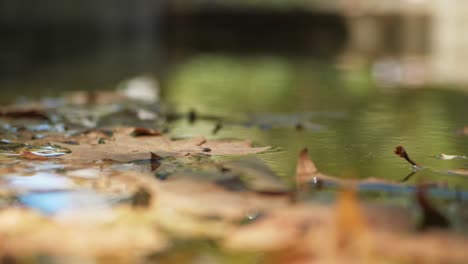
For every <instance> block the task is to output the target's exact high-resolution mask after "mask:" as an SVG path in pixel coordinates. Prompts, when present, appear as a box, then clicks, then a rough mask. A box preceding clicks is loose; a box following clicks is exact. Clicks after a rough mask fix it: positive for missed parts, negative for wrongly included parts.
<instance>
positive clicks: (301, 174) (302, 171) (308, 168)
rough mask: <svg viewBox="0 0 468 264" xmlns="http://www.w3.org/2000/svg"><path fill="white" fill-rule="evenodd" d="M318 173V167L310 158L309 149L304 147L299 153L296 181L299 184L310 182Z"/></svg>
mask: <svg viewBox="0 0 468 264" xmlns="http://www.w3.org/2000/svg"><path fill="white" fill-rule="evenodd" d="M317 173H318V170H317V167H315V164H314V163H313V162H312V160H310V158H309V150H308V149H307V148H305V149H303V150H302V151H301V153H300V154H299V159H298V161H297V167H296V183H297V184H298V185H300V184H303V183H305V182H308V181H310V180H312V179H313V176H314V175H315V174H317Z"/></svg>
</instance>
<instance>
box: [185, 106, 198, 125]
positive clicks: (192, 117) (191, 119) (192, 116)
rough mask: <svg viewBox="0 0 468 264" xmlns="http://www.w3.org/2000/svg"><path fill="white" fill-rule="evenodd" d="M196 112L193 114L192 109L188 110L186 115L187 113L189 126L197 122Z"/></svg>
mask: <svg viewBox="0 0 468 264" xmlns="http://www.w3.org/2000/svg"><path fill="white" fill-rule="evenodd" d="M197 116H198V115H197V112H195V110H194V109H192V110H190V111H189V112H188V113H187V118H188V121H189V123H190V124H193V123H195V121H196V120H197Z"/></svg>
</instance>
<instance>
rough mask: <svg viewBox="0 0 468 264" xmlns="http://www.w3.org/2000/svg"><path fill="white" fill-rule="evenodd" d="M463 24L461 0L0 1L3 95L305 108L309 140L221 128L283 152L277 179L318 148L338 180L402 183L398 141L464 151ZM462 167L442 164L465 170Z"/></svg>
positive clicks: (209, 107) (427, 149)
mask: <svg viewBox="0 0 468 264" xmlns="http://www.w3.org/2000/svg"><path fill="white" fill-rule="evenodd" d="M467 23H468V2H467V1H459V0H393V1H371V0H289V1H283V0H172V1H151V0H114V1H109V0H93V1H91V0H81V1H52V0H42V1H31V0H0V25H1V26H0V36H1V41H0V61H1V64H0V90H1V92H2V96H1V98H0V100H1V101H2V102H12V100H13V98H17V97H18V96H39V95H41V96H51V95H57V94H60V93H63V91H66V90H97V89H99V90H101V89H114V88H115V87H117V86H118V84H119V83H121V82H122V81H124V80H129V79H132V78H136V77H138V76H150V77H152V78H154V79H155V80H157V82H158V83H159V87H160V90H161V95H162V97H163V98H164V99H165V100H166V101H169V102H171V103H174V105H175V106H176V107H177V109H179V111H188V110H190V109H196V110H197V111H199V112H200V113H206V114H216V115H219V116H224V117H236V116H237V115H245V114H251V113H286V114H292V113H298V112H299V113H310V114H311V116H312V119H313V120H312V121H313V122H316V123H317V126H311V127H312V128H313V129H311V130H313V131H308V132H302V133H303V134H294V135H292V134H291V131H290V130H282V129H273V130H270V131H268V132H265V131H263V130H261V129H259V130H252V129H250V130H247V129H245V128H242V127H231V128H229V129H223V130H222V131H221V132H220V133H219V134H218V135H216V137H241V138H249V139H252V140H254V141H255V142H258V143H260V144H268V145H275V146H281V147H283V148H284V149H286V150H287V151H289V152H288V153H290V155H289V156H287V157H286V158H281V161H279V160H278V159H279V158H278V157H279V156H275V154H271V160H270V164H271V165H272V166H273V167H275V169H276V170H277V171H278V172H280V173H281V174H290V173H291V172H292V171H293V167H294V164H295V159H296V157H297V156H296V155H297V153H298V151H299V149H301V148H302V147H304V146H312V147H311V149H312V156H313V157H314V158H315V159H317V160H318V162H319V164H320V163H321V164H323V165H322V166H323V169H324V171H328V172H330V173H331V174H332V173H335V174H341V173H342V172H343V171H344V170H346V169H348V168H350V167H351V168H353V169H354V170H356V174H358V175H362V176H363V177H364V176H366V177H369V176H377V177H380V176H383V177H394V178H401V177H403V176H405V175H406V173H407V170H408V166H407V165H406V164H404V163H403V162H401V161H400V160H398V159H394V157H393V154H392V149H393V148H394V147H395V146H396V145H397V144H403V145H405V146H411V147H410V148H409V149H410V150H409V151H412V153H416V154H413V156H421V157H419V158H416V157H415V159H417V160H424V159H426V162H432V163H434V161H433V159H432V158H433V155H436V154H439V153H449V154H466V152H464V151H466V149H467V146H468V143H467V140H466V137H464V138H463V137H461V136H459V135H457V134H456V132H455V131H456V130H457V129H459V128H460V127H463V126H464V125H466V124H468V119H467V116H468V115H466V112H467V111H466V110H467V107H466V102H467V100H466V99H467V97H466V91H467V82H468V74H465V72H464V71H465V67H466V66H467V64H468V34H466V33H465V32H464V28H465V26H466V25H468V24H467ZM276 117H277V116H276ZM289 117H291V116H289ZM287 118H288V116H287V117H286V119H287ZM283 120H284V119H283ZM289 120H291V118H289ZM308 121H310V120H308ZM278 122H279V121H278ZM279 123H281V122H279ZM283 123H284V122H283ZM212 126H213V124H212V123H207V122H205V123H203V122H201V123H198V124H197V126H189V125H188V124H185V123H179V124H177V125H176V126H175V127H174V128H173V130H172V132H171V133H173V135H175V136H190V135H195V134H210V131H211V130H212ZM309 132H310V133H309ZM298 133H301V132H298ZM268 158H269V156H266V157H265V159H268ZM454 162H458V163H443V164H442V163H440V164H437V165H435V166H436V167H437V166H441V167H451V168H453V167H460V166H462V167H463V166H466V164H464V163H463V161H454ZM454 181H457V179H455V180H454ZM463 184H466V183H465V182H463Z"/></svg>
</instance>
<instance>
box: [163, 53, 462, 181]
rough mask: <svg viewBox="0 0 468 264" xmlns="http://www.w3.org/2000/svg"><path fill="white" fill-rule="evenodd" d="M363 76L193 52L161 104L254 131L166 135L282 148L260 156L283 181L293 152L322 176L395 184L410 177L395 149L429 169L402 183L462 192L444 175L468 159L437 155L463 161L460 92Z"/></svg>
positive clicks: (208, 128)
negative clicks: (305, 152) (305, 156)
mask: <svg viewBox="0 0 468 264" xmlns="http://www.w3.org/2000/svg"><path fill="white" fill-rule="evenodd" d="M369 72H370V70H369V69H366V68H361V69H358V70H353V71H350V70H340V69H339V68H338V67H336V66H333V65H331V64H327V63H323V62H317V61H314V60H308V59H304V58H292V59H291V58H284V57H268V56H248V57H247V56H234V55H223V54H201V55H197V56H194V57H192V58H189V59H187V60H185V61H183V62H182V63H180V64H178V65H176V66H175V67H174V68H172V70H171V71H170V74H169V76H168V79H167V82H166V83H165V85H166V86H165V90H164V98H165V99H166V100H168V101H169V102H171V103H173V104H174V105H175V106H176V107H178V108H179V109H180V111H189V110H190V109H195V110H196V111H197V112H199V113H200V115H203V114H205V115H212V116H219V117H222V119H223V118H224V119H227V120H230V119H237V120H250V121H251V123H252V122H253V123H254V124H257V126H253V127H251V126H245V125H244V126H242V125H237V124H229V123H227V124H226V125H224V126H223V127H222V129H220V130H219V132H218V133H217V134H216V135H211V134H212V130H213V127H214V126H215V124H216V122H213V121H210V120H201V121H198V122H196V123H195V124H194V125H192V124H190V123H189V122H188V121H185V120H184V121H180V122H178V123H176V124H174V126H173V130H172V132H171V133H172V134H173V135H175V136H192V135H200V134H201V135H207V136H208V137H214V138H225V137H228V138H231V137H232V138H244V139H250V140H252V141H253V142H255V143H257V144H260V145H270V146H274V147H279V148H280V151H278V152H272V153H268V154H264V155H262V157H263V159H264V160H265V161H266V162H267V163H268V164H269V165H270V166H271V167H272V168H273V169H274V170H275V171H277V172H278V173H279V174H280V175H281V176H283V177H285V178H286V179H291V176H292V175H294V173H295V166H296V160H297V155H298V153H299V152H300V150H301V149H303V148H305V147H307V148H308V149H309V151H310V153H311V158H312V160H313V161H314V162H315V163H316V165H317V167H318V168H319V170H320V171H322V172H323V173H326V174H329V175H334V176H338V177H349V178H368V177H376V178H381V179H386V180H394V181H400V180H402V179H403V178H405V176H406V175H408V174H409V173H411V171H412V168H411V165H409V164H408V163H406V162H405V161H404V160H403V159H401V158H399V157H397V156H396V155H395V154H394V153H393V150H394V149H395V147H396V146H398V145H402V146H404V147H405V148H406V150H407V151H408V153H409V155H410V157H412V158H413V159H414V160H415V161H417V162H418V163H419V164H421V165H422V166H423V167H428V168H431V169H426V170H423V171H419V172H418V173H416V174H415V175H414V176H413V177H411V178H410V179H409V180H408V183H419V182H429V181H436V182H439V183H444V184H446V185H447V186H448V187H449V189H453V188H455V187H457V186H460V187H461V186H463V187H468V179H467V178H466V177H464V176H457V175H453V174H450V173H447V171H448V170H453V169H467V166H468V160H467V159H464V158H459V159H452V160H441V159H438V158H436V156H437V155H439V154H441V153H444V154H451V155H461V156H466V155H467V154H468V153H467V149H468V148H467V147H468V138H467V137H464V136H461V135H458V134H457V133H456V131H457V129H459V128H461V127H463V126H465V125H466V124H468V115H467V114H466V113H467V110H468V106H467V104H466V102H467V99H468V97H467V93H466V92H462V91H455V90H450V89H446V88H445V87H438V88H437V87H422V88H405V87H379V86H377V85H375V84H373V82H372V79H371V77H370V74H369ZM247 123H248V121H247ZM210 135H211V136H210Z"/></svg>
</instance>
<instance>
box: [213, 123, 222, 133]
mask: <svg viewBox="0 0 468 264" xmlns="http://www.w3.org/2000/svg"><path fill="white" fill-rule="evenodd" d="M221 128H223V124H222V123H221V122H217V123H216V124H215V126H214V127H213V130H212V131H211V134H213V135H216V134H218V132H219V131H220V130H221Z"/></svg>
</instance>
